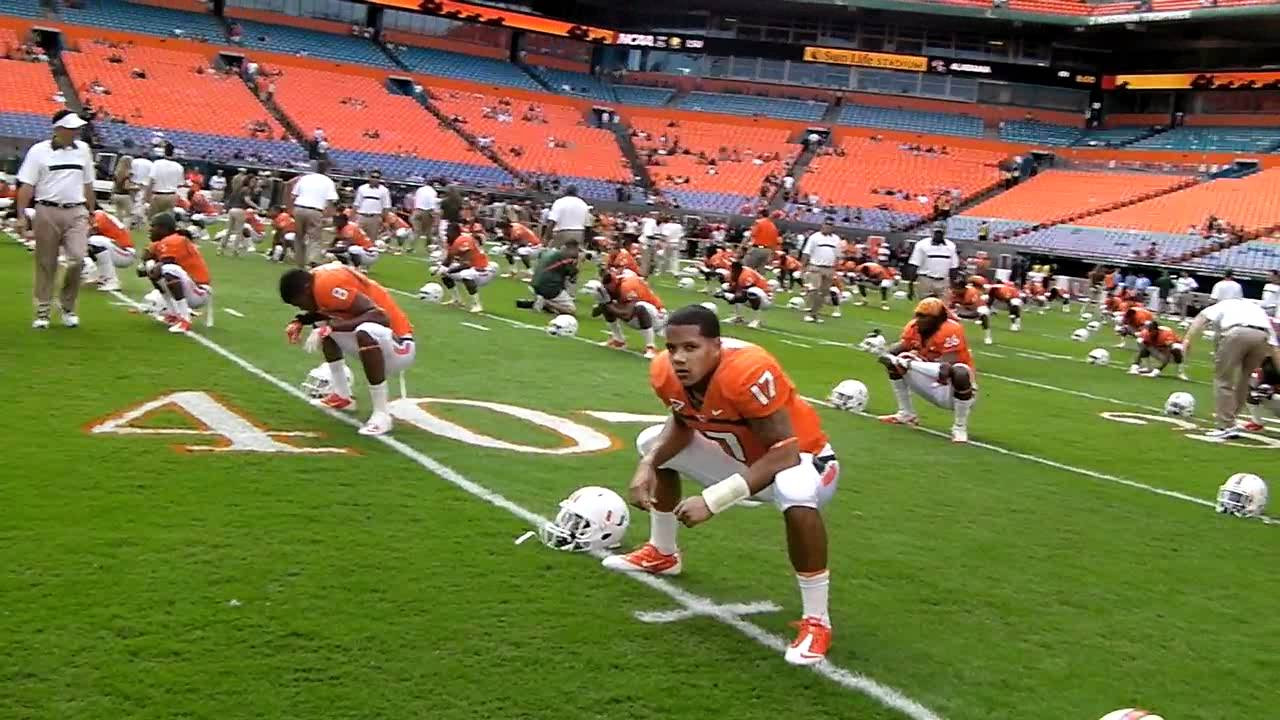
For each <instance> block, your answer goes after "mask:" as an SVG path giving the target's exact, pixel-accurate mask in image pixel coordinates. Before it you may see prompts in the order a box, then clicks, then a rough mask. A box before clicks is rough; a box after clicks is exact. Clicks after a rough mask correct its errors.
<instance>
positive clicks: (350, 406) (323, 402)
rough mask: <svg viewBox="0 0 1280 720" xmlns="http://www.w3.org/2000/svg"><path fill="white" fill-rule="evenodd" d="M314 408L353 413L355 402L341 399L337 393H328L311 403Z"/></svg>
mask: <svg viewBox="0 0 1280 720" xmlns="http://www.w3.org/2000/svg"><path fill="white" fill-rule="evenodd" d="M311 404H312V405H315V406H316V407H322V408H329V409H330V410H345V411H347V412H354V411H355V409H356V401H355V400H352V399H351V398H349V397H342V396H341V395H339V394H338V393H329V394H328V395H326V396H324V397H322V398H319V399H317V400H312V401H311Z"/></svg>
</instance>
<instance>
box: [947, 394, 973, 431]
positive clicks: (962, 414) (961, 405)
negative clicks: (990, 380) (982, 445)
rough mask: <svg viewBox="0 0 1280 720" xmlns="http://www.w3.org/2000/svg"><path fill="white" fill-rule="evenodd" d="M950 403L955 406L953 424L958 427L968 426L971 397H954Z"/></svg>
mask: <svg viewBox="0 0 1280 720" xmlns="http://www.w3.org/2000/svg"><path fill="white" fill-rule="evenodd" d="M952 405H953V407H954V408H955V426H956V427H958V428H967V427H969V411H970V410H972V409H973V398H969V399H968V400H961V399H960V398H956V399H955V401H954V402H953V403H952Z"/></svg>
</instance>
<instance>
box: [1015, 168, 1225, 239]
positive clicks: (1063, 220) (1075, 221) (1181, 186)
mask: <svg viewBox="0 0 1280 720" xmlns="http://www.w3.org/2000/svg"><path fill="white" fill-rule="evenodd" d="M1202 182H1204V180H1202V179H1201V178H1187V179H1186V180H1185V181H1184V182H1180V183H1178V184H1176V185H1172V186H1170V187H1168V188H1165V189H1163V190H1155V191H1152V192H1148V193H1143V194H1141V195H1135V196H1133V197H1131V198H1127V199H1125V200H1123V201H1121V202H1118V203H1115V204H1114V205H1106V206H1101V207H1096V208H1091V209H1089V210H1085V211H1083V212H1080V213H1077V214H1075V215H1070V216H1067V217H1060V218H1056V219H1054V220H1051V221H1049V222H1044V223H1039V224H1037V225H1030V226H1027V227H1024V228H1019V229H1017V230H1011V231H1009V232H1006V233H1001V234H998V235H993V236H992V238H991V239H992V240H1008V239H1010V238H1015V237H1018V236H1020V235H1026V234H1028V233H1031V232H1035V231H1036V230H1044V229H1046V228H1051V227H1054V226H1055V225H1088V223H1086V222H1082V221H1083V220H1084V219H1085V218H1090V217H1093V216H1095V215H1101V214H1103V213H1108V212H1111V211H1112V210H1118V209H1120V208H1124V207H1129V206H1131V205H1137V204H1138V203H1141V202H1146V201H1147V200H1150V199H1152V198H1157V197H1162V196H1164V195H1171V194H1173V193H1176V192H1179V191H1182V190H1186V189H1187V188H1189V187H1193V186H1196V185H1199V184H1200V183H1202Z"/></svg>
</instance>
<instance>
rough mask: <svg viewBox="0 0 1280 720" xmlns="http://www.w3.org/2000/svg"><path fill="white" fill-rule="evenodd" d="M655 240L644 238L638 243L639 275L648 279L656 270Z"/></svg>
mask: <svg viewBox="0 0 1280 720" xmlns="http://www.w3.org/2000/svg"><path fill="white" fill-rule="evenodd" d="M659 242H660V241H659V240H658V239H657V238H644V239H642V240H641V241H640V274H641V275H643V276H645V277H649V276H650V275H653V274H654V273H656V272H657V270H658V250H659V248H658V243H659Z"/></svg>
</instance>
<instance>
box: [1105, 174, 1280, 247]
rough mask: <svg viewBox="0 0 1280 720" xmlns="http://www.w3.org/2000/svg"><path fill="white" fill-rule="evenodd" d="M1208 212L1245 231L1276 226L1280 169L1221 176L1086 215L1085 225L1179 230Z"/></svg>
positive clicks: (1200, 223)
mask: <svg viewBox="0 0 1280 720" xmlns="http://www.w3.org/2000/svg"><path fill="white" fill-rule="evenodd" d="M1210 215H1213V216H1216V217H1217V218H1219V219H1221V220H1223V221H1225V222H1227V223H1228V224H1230V225H1234V226H1236V227H1238V228H1240V229H1242V230H1243V231H1244V232H1246V233H1248V232H1254V231H1258V230H1265V229H1268V228H1274V227H1276V226H1280V168H1277V169H1274V170H1264V171H1262V172H1259V173H1254V174H1253V175H1246V176H1245V177H1242V178H1222V179H1218V180H1211V181H1209V182H1206V183H1201V184H1199V185H1196V186H1194V187H1191V188H1188V189H1186V190H1181V191H1179V192H1175V193H1171V194H1168V195H1162V196H1160V197H1156V198H1152V199H1151V200H1147V201H1146V202H1141V203H1138V204H1136V205H1130V206H1128V207H1123V208H1119V209H1116V210H1112V211H1111V212H1107V213H1103V214H1101V215H1097V216H1094V217H1091V218H1089V220H1088V223H1086V224H1088V225H1096V226H1098V227H1107V228H1135V229H1139V230H1152V231H1156V232H1168V233H1182V232H1186V231H1187V230H1188V229H1189V228H1192V227H1196V228H1199V227H1202V226H1203V225H1204V224H1205V220H1207V219H1208V217H1209V216H1210Z"/></svg>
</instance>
